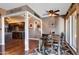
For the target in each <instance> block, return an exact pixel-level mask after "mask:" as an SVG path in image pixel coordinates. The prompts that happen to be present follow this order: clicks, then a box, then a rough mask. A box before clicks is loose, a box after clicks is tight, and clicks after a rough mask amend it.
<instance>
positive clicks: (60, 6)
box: [0, 3, 71, 17]
mask: <svg viewBox="0 0 79 59" xmlns="http://www.w3.org/2000/svg"><path fill="white" fill-rule="evenodd" d="M23 5H26V3H0V8H3V9H6V10H9V9H13V8H17V7H20V6H23ZM27 5H28V6H29V7H30V8H32V9H33V10H34V11H35V12H36V13H37V14H38V15H39V16H41V17H46V16H44V14H46V11H47V10H50V9H53V10H60V12H58V13H59V14H60V15H64V14H66V12H67V11H68V9H69V7H70V5H71V3H27Z"/></svg>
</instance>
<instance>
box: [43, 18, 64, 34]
mask: <svg viewBox="0 0 79 59" xmlns="http://www.w3.org/2000/svg"><path fill="white" fill-rule="evenodd" d="M42 22H43V25H42V27H43V28H42V29H43V33H46V34H50V32H52V31H55V32H56V34H58V35H60V33H61V32H64V19H63V18H62V17H48V18H47V17H46V18H42ZM52 24H54V26H52Z"/></svg>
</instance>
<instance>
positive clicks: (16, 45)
mask: <svg viewBox="0 0 79 59" xmlns="http://www.w3.org/2000/svg"><path fill="white" fill-rule="evenodd" d="M24 52H25V51H24V40H22V39H12V40H9V41H8V42H5V54H6V55H23V54H24Z"/></svg>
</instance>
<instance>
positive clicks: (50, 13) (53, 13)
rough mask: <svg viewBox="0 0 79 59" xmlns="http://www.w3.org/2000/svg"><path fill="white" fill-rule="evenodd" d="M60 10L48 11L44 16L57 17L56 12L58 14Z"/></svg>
mask: <svg viewBox="0 0 79 59" xmlns="http://www.w3.org/2000/svg"><path fill="white" fill-rule="evenodd" d="M59 11H60V10H55V11H53V10H48V11H46V12H47V14H44V15H48V16H59V14H58V13H57V12H59Z"/></svg>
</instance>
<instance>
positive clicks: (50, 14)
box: [48, 13, 56, 16]
mask: <svg viewBox="0 0 79 59" xmlns="http://www.w3.org/2000/svg"><path fill="white" fill-rule="evenodd" d="M48 16H56V15H55V14H52V13H49V14H48Z"/></svg>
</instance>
